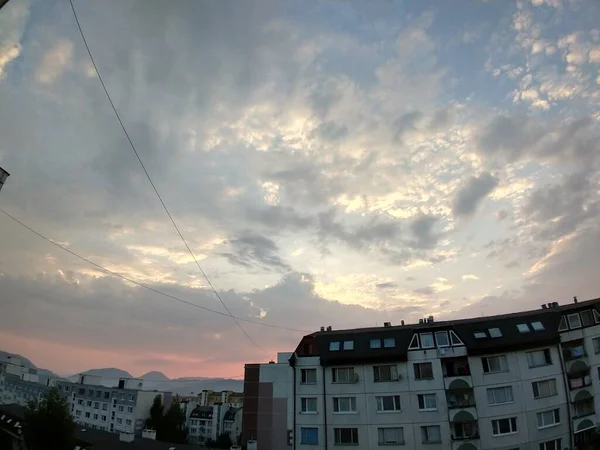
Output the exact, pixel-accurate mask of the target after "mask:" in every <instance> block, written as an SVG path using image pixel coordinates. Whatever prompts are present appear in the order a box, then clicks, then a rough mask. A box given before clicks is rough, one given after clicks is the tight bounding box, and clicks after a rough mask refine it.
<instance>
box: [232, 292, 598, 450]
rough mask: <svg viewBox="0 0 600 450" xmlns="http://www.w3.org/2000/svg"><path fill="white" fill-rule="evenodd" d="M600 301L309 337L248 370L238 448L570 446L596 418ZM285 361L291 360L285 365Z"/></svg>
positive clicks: (556, 449)
mask: <svg viewBox="0 0 600 450" xmlns="http://www.w3.org/2000/svg"><path fill="white" fill-rule="evenodd" d="M599 311H600V299H597V300H590V301H586V302H574V303H571V304H568V305H563V306H560V305H558V303H551V304H546V305H543V306H542V308H541V309H538V310H534V311H526V312H520V313H514V314H508V315H501V316H491V317H481V318H476V319H465V320H457V321H447V322H435V321H434V319H433V317H429V318H427V319H422V320H420V321H419V323H418V324H410V325H404V324H402V325H400V326H392V325H391V324H390V323H386V324H385V325H384V326H383V327H377V328H363V329H352V330H332V329H331V328H329V327H328V328H322V329H321V331H318V332H315V333H312V334H310V335H307V336H304V337H303V338H302V340H301V341H300V343H299V345H298V346H297V348H296V350H295V352H294V353H293V354H290V355H289V357H288V355H285V354H281V355H280V357H278V361H277V363H275V364H247V365H246V368H245V380H244V396H245V407H244V413H243V414H244V421H243V431H242V442H243V443H247V442H248V441H254V440H256V442H257V445H258V447H259V448H261V449H264V450H269V449H272V450H275V449H281V448H289V447H292V448H294V449H299V450H301V449H330V448H331V449H333V448H336V449H337V448H344V447H352V448H353V449H375V448H381V447H388V446H399V447H403V448H409V449H418V450H425V449H428V450H442V449H443V450H492V449H493V450H517V449H518V450H565V449H568V450H571V449H576V448H577V447H578V446H580V445H581V444H582V443H584V442H585V441H586V440H588V439H589V438H590V436H591V434H592V433H595V432H596V431H595V430H596V426H597V424H598V420H599V418H600V414H599V413H600V312H599ZM286 359H287V361H286Z"/></svg>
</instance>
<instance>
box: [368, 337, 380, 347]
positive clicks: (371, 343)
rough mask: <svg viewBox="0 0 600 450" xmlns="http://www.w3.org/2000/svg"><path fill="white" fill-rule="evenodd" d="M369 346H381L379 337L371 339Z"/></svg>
mask: <svg viewBox="0 0 600 450" xmlns="http://www.w3.org/2000/svg"><path fill="white" fill-rule="evenodd" d="M369 346H370V347H371V348H381V339H371V342H370V343H369Z"/></svg>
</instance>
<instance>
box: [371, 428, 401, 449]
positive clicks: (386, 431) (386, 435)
mask: <svg viewBox="0 0 600 450" xmlns="http://www.w3.org/2000/svg"><path fill="white" fill-rule="evenodd" d="M377 434H378V435H379V439H378V443H379V445H393V444H396V445H404V428H401V427H396V428H377Z"/></svg>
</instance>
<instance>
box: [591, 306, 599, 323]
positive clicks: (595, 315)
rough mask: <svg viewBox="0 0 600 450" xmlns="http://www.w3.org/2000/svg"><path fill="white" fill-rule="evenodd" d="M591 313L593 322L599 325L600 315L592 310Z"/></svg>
mask: <svg viewBox="0 0 600 450" xmlns="http://www.w3.org/2000/svg"><path fill="white" fill-rule="evenodd" d="M592 312H593V313H594V322H596V323H600V313H598V311H596V310H595V309H592Z"/></svg>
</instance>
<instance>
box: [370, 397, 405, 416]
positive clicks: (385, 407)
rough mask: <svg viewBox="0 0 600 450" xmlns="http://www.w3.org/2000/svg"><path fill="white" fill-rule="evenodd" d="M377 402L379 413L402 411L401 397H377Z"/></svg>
mask: <svg viewBox="0 0 600 450" xmlns="http://www.w3.org/2000/svg"><path fill="white" fill-rule="evenodd" d="M375 400H376V401H377V412H385V411H401V409H402V408H401V406H400V396H399V395H384V396H378V397H375Z"/></svg>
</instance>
